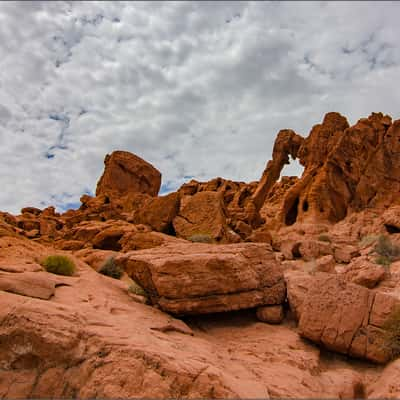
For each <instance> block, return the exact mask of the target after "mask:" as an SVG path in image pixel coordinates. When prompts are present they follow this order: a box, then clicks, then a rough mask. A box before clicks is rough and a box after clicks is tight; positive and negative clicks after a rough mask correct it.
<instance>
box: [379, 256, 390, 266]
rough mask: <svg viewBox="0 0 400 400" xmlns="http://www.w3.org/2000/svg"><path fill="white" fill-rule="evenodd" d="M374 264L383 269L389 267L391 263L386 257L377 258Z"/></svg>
mask: <svg viewBox="0 0 400 400" xmlns="http://www.w3.org/2000/svg"><path fill="white" fill-rule="evenodd" d="M375 263H376V264H379V265H383V266H384V267H389V266H390V264H391V263H392V262H391V261H390V258H388V257H386V256H378V257H376V258H375Z"/></svg>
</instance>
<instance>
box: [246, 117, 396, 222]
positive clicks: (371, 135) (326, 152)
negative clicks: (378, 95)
mask: <svg viewBox="0 0 400 400" xmlns="http://www.w3.org/2000/svg"><path fill="white" fill-rule="evenodd" d="M399 137H400V121H395V122H394V123H393V124H392V121H391V118H390V117H389V116H387V115H383V114H382V113H373V114H371V115H370V116H369V117H368V118H363V119H360V120H359V121H358V122H357V124H355V125H354V126H352V127H349V124H348V122H347V120H346V118H344V117H343V116H341V115H340V114H338V113H328V114H326V115H325V118H324V120H323V122H322V124H319V125H316V126H314V128H313V129H312V130H311V133H310V135H309V136H308V137H307V138H306V139H303V138H301V137H299V136H298V135H297V134H295V133H294V132H293V131H289V130H285V131H281V132H280V133H279V134H278V137H277V140H276V142H275V146H274V152H273V158H272V160H271V161H269V162H268V164H267V167H266V169H265V171H264V174H263V177H262V179H261V181H260V183H259V185H258V188H257V190H256V191H255V193H254V195H253V200H254V204H255V205H256V206H257V208H258V209H260V208H261V207H262V206H263V203H264V201H265V199H266V198H267V197H268V196H269V194H270V192H271V190H272V188H273V186H274V184H275V182H276V181H277V179H278V178H279V175H280V172H281V170H282V168H283V166H284V164H285V163H287V162H288V157H289V155H290V156H291V157H292V158H299V160H300V163H301V164H302V165H303V166H304V172H303V175H302V177H301V179H299V180H298V181H297V182H296V183H295V184H294V185H293V186H291V187H290V188H288V189H287V191H286V192H284V193H283V195H284V198H283V201H282V206H281V208H280V210H279V215H278V217H277V220H278V222H279V224H281V225H286V226H288V225H289V226H290V225H292V224H294V223H296V222H298V221H300V222H301V221H307V220H308V221H310V220H311V221H324V220H325V221H329V222H333V223H335V222H338V221H340V220H342V219H343V218H345V217H346V215H347V214H348V213H350V212H354V211H361V210H363V209H365V208H367V207H376V208H379V207H387V206H388V205H393V204H398V203H399V201H400V200H399V197H398V195H397V193H398V192H399V190H400V183H399V182H400V180H399V178H400V168H399V166H398V161H397V160H398V158H399V154H400V142H399Z"/></svg>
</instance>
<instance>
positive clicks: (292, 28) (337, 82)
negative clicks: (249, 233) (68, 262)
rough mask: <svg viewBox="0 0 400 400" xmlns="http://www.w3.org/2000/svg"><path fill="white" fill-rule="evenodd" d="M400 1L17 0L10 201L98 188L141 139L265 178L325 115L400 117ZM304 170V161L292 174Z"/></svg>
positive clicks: (7, 178) (3, 13)
mask: <svg viewBox="0 0 400 400" xmlns="http://www.w3.org/2000/svg"><path fill="white" fill-rule="evenodd" d="M399 16H400V2H383V1H382V2H358V1H357V2H342V1H340V2H304V3H302V2H276V1H272V2H236V1H235V2H222V1H221V2H220V1H219V2H210V1H208V2H207V1H201V2H195V1H194V2H183V1H179V2H94V1H93V2H92V1H90V2H78V1H73V2H72V1H66V2H62V1H57V2H39V1H31V2H28V1H23V2H1V3H0V188H1V189H0V210H2V211H8V212H12V213H19V210H20V209H21V208H22V207H24V206H28V205H29V206H36V207H40V208H44V207H47V206H49V205H54V206H56V207H57V209H58V210H60V211H62V210H65V209H68V208H74V207H77V206H79V198H80V196H81V195H82V194H84V193H87V194H93V193H94V191H95V188H96V183H97V180H98V179H99V177H100V176H101V174H102V171H103V167H104V164H103V160H104V156H105V155H106V154H108V153H111V152H112V151H114V150H126V151H130V152H132V153H135V154H137V155H138V156H139V157H142V158H143V159H145V160H147V161H148V162H150V163H151V164H153V165H154V166H155V167H156V168H157V169H158V170H160V171H161V173H162V188H161V193H167V192H169V191H173V190H175V189H177V188H178V187H179V186H180V185H181V184H183V183H184V182H186V181H189V180H190V179H192V178H193V179H196V180H200V181H205V180H209V179H212V178H214V177H217V176H222V177H224V178H226V179H232V180H236V181H246V182H250V181H254V180H258V179H259V178H260V177H261V174H262V172H263V170H264V167H265V165H266V162H267V161H268V160H269V159H270V158H271V154H272V147H273V143H274V139H275V137H276V134H277V133H278V132H279V130H280V129H293V130H294V131H296V132H297V133H298V134H300V135H302V136H307V135H308V133H309V131H310V130H311V128H312V126H313V125H315V124H317V123H320V122H321V121H322V119H323V116H324V114H325V113H327V112H330V111H337V112H340V113H342V114H343V115H345V116H346V117H347V118H348V120H349V123H350V124H353V123H355V122H356V121H357V120H358V119H360V118H362V117H366V116H368V115H369V114H370V113H371V112H379V111H381V112H383V113H385V114H389V115H391V116H392V118H393V119H399V118H400V107H399V105H400V90H398V83H399V81H400V48H399V47H400V45H399V38H400V24H399V23H398V20H399ZM300 173H301V167H300V166H299V165H298V163H296V162H293V163H291V164H290V166H288V167H287V168H286V169H285V170H284V174H285V175H296V174H300Z"/></svg>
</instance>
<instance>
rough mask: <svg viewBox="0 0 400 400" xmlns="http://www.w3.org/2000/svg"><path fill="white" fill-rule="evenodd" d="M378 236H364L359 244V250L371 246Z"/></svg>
mask: <svg viewBox="0 0 400 400" xmlns="http://www.w3.org/2000/svg"><path fill="white" fill-rule="evenodd" d="M378 238H379V236H378V235H366V236H363V237H362V238H361V240H360V242H359V245H360V247H361V248H365V247H368V246H371V245H372V244H373V243H374V242H376V241H377V240H378Z"/></svg>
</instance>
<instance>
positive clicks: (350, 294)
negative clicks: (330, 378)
mask: <svg viewBox="0 0 400 400" xmlns="http://www.w3.org/2000/svg"><path fill="white" fill-rule="evenodd" d="M399 306H400V300H399V299H396V297H393V296H391V295H388V294H384V293H379V292H372V291H370V290H369V289H367V288H365V287H362V286H360V285H355V284H351V283H346V282H345V280H344V279H343V278H341V277H338V276H336V275H332V274H325V273H319V274H317V275H316V276H315V278H314V279H312V281H311V285H310V287H309V288H308V290H307V292H306V295H305V298H304V300H303V302H302V304H301V314H300V320H299V330H300V334H301V335H302V336H304V337H306V338H307V339H309V340H312V341H313V342H315V343H319V344H322V345H324V346H325V347H327V348H328V349H330V350H333V351H337V352H339V353H344V354H348V355H350V356H353V357H359V358H366V359H368V360H371V361H374V362H378V363H385V362H387V361H388V360H389V359H390V356H391V349H390V348H389V347H388V345H387V343H386V342H385V329H384V325H385V321H387V319H388V318H389V316H390V315H391V313H392V312H393V311H394V310H395V309H396V308H397V307H399Z"/></svg>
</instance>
